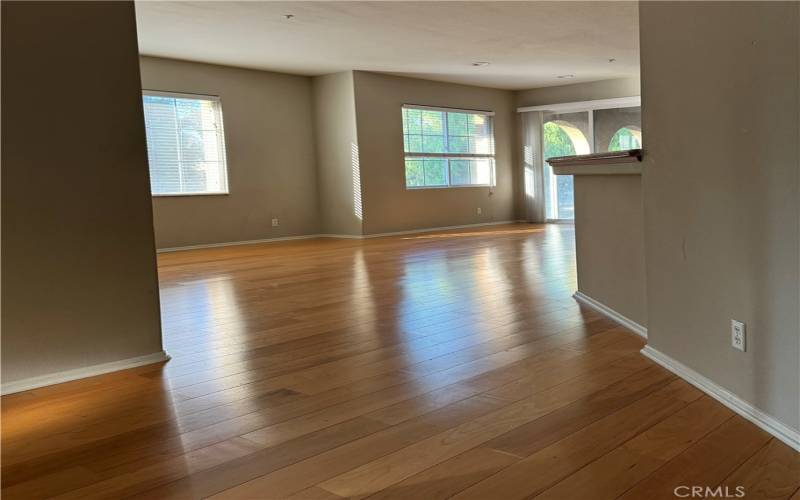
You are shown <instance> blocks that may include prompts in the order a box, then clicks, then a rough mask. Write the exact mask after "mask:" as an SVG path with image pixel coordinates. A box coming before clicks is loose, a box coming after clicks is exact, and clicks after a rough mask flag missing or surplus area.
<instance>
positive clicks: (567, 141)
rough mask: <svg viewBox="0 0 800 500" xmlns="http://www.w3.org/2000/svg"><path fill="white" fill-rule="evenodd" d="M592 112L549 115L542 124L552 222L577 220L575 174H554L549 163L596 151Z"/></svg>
mask: <svg viewBox="0 0 800 500" xmlns="http://www.w3.org/2000/svg"><path fill="white" fill-rule="evenodd" d="M589 113H590V112H589V111H579V112H575V113H560V114H559V113H545V114H544V115H543V117H542V118H543V122H544V123H543V125H542V149H543V150H544V159H545V165H544V195H545V216H546V218H547V220H550V221H570V220H572V219H574V218H575V204H574V196H573V189H572V176H571V175H554V174H553V169H552V168H551V167H550V164H549V163H547V159H548V158H553V157H555V156H570V155H583V154H588V153H591V152H592V147H591V144H592V139H591V137H592V135H591V123H590V122H591V116H590V114H589Z"/></svg>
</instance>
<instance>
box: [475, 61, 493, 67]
mask: <svg viewBox="0 0 800 500" xmlns="http://www.w3.org/2000/svg"><path fill="white" fill-rule="evenodd" d="M472 65H473V66H488V65H489V63H488V62H486V61H476V62H474V63H472Z"/></svg>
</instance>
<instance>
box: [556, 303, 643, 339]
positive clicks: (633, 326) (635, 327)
mask: <svg viewBox="0 0 800 500" xmlns="http://www.w3.org/2000/svg"><path fill="white" fill-rule="evenodd" d="M572 296H573V297H574V298H575V300H577V301H579V302H581V303H583V304H586V305H587V306H589V307H591V308H592V309H594V310H595V311H597V312H599V313H600V314H602V315H604V316H606V317H608V318H609V319H610V320H612V321H615V322H617V323H619V324H620V325H622V326H624V327H625V328H627V329H629V330H631V331H633V333H635V334H636V335H639V336H640V337H643V338H645V339H646V338H647V328H646V327H644V326H642V325H640V324H639V323H637V322H635V321H633V320H632V319H630V318H628V317H625V316H623V315H621V314H620V313H618V312H617V311H615V310H613V309H611V308H610V307H608V306H607V305H605V304H603V303H602V302H598V301H596V300H594V299H593V298H591V297H589V296H588V295H586V294H584V293H581V292H575V293H574V294H573V295H572Z"/></svg>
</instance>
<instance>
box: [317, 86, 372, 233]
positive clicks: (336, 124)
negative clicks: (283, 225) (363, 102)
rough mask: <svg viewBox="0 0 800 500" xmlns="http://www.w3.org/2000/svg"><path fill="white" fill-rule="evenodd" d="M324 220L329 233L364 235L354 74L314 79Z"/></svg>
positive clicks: (319, 182)
mask: <svg viewBox="0 0 800 500" xmlns="http://www.w3.org/2000/svg"><path fill="white" fill-rule="evenodd" d="M313 93H314V130H315V137H316V153H317V179H318V191H319V206H320V220H321V222H322V232H323V233H325V234H347V235H360V234H362V232H363V227H362V226H363V224H362V218H363V206H362V200H361V173H360V168H359V155H358V136H357V130H356V107H355V106H356V103H355V93H354V90H353V72H352V71H346V72H343V73H336V74H333V75H324V76H318V77H314V80H313Z"/></svg>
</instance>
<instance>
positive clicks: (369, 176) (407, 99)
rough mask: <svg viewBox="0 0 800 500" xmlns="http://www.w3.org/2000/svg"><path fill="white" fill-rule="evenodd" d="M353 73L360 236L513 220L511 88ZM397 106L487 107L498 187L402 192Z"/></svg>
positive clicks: (402, 168) (512, 108)
mask: <svg viewBox="0 0 800 500" xmlns="http://www.w3.org/2000/svg"><path fill="white" fill-rule="evenodd" d="M354 78H355V98H356V116H357V120H358V145H359V152H360V164H361V183H362V187H363V201H364V211H365V212H364V213H365V217H364V233H365V234H371V233H382V232H391V231H403V230H409V229H416V228H427V227H440V226H453V225H461V224H478V223H485V222H492V221H505V220H513V219H515V218H516V216H515V210H514V203H515V199H514V198H515V197H514V191H515V186H514V184H513V183H514V179H513V177H514V168H515V165H516V163H515V158H516V148H515V144H516V142H515V140H514V138H515V130H514V123H515V120H516V116H515V109H514V98H513V93H512V92H509V91H505V90H494V89H487V88H481V87H471V86H466V85H456V84H450V83H442V82H433V81H427V80H418V79H413V78H404V77H398V76H390V75H383V74H377V73H368V72H363V71H356V72H354ZM403 104H422V105H429V106H443V107H454V108H463V109H480V110H491V111H494V112H495V113H496V116H495V120H494V136H495V154H496V175H497V186H496V187H494V188H489V187H464V188H449V189H415V190H407V189H406V188H405V168H404V160H403V123H402V119H401V107H402V105H403ZM478 207H480V208H481V209H482V214H481V215H478V214H477V209H478Z"/></svg>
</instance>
